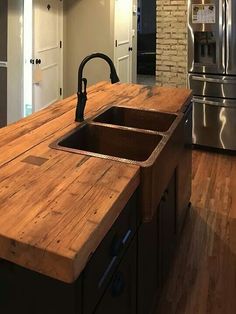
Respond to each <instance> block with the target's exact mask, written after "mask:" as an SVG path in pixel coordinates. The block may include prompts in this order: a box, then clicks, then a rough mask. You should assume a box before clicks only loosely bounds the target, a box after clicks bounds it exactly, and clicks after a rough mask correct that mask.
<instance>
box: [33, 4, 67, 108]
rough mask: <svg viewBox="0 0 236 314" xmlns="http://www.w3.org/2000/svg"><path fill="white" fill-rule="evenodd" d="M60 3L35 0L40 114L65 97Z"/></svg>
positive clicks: (35, 88) (35, 74) (35, 94)
mask: <svg viewBox="0 0 236 314" xmlns="http://www.w3.org/2000/svg"><path fill="white" fill-rule="evenodd" d="M62 14H63V3H62V1H61V0H33V55H34V58H33V62H34V64H33V107H34V110H35V111H37V110H39V109H41V108H44V107H47V106H49V105H50V104H52V103H54V102H55V101H57V100H58V99H60V98H61V97H62Z"/></svg>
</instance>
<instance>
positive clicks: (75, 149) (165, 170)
mask: <svg viewBox="0 0 236 314" xmlns="http://www.w3.org/2000/svg"><path fill="white" fill-rule="evenodd" d="M50 147H51V148H55V149H60V150H64V151H67V152H70V153H76V154H83V155H88V156H94V157H98V158H104V159H112V160H115V161H119V162H124V163H131V164H135V165H138V166H139V167H140V189H139V191H140V193H139V195H140V208H141V211H142V220H143V221H144V222H148V221H151V220H152V218H153V215H154V214H155V212H156V210H157V207H158V204H159V203H160V200H161V197H162V195H163V193H164V191H165V189H166V187H167V185H168V183H169V180H170V179H171V177H172V175H173V173H174V171H175V169H176V167H177V164H178V161H179V156H180V154H181V152H182V149H183V147H184V119H183V114H182V113H178V114H170V113H163V112H158V111H154V110H141V109H132V108H126V107H118V106H112V107H110V108H106V109H105V110H103V111H101V112H100V113H98V114H97V115H96V116H95V117H92V118H91V119H88V120H86V121H84V122H82V123H81V124H80V125H78V127H76V128H75V129H74V130H72V131H71V132H69V133H67V134H65V135H64V136H62V137H61V138H59V139H58V140H57V141H55V142H53V143H52V144H51V145H50Z"/></svg>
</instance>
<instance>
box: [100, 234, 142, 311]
mask: <svg viewBox="0 0 236 314" xmlns="http://www.w3.org/2000/svg"><path fill="white" fill-rule="evenodd" d="M136 239H137V236H135V238H134V240H133V241H132V243H131V245H130V247H129V249H128V250H127V253H126V254H125V257H124V258H123V259H122V261H121V263H120V265H119V267H118V269H117V271H116V272H115V273H114V276H113V277H112V280H111V281H110V283H109V285H108V288H107V290H106V291H105V294H104V295H103V297H102V299H101V301H100V303H99V304H98V306H97V307H96V310H95V312H94V314H106V313H112V314H136V286H137V284H136V280H137V279H136V251H137V248H136Z"/></svg>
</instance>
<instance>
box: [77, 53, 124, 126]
mask: <svg viewBox="0 0 236 314" xmlns="http://www.w3.org/2000/svg"><path fill="white" fill-rule="evenodd" d="M94 58H100V59H103V60H105V61H106V62H107V63H108V64H109V66H110V71H111V74H110V79H111V83H112V84H114V83H117V82H119V81H120V80H119V77H118V75H117V73H116V69H115V66H114V64H113V62H112V60H111V59H110V58H109V57H108V56H107V55H105V54H103V53H93V54H91V55H89V56H87V57H86V58H84V59H83V61H82V62H81V64H80V66H79V70H78V90H77V97H78V101H77V107H76V113H75V121H77V122H81V121H84V109H85V105H86V101H87V90H86V88H87V79H86V78H83V70H84V67H85V65H86V63H87V62H88V61H89V60H91V59H94Z"/></svg>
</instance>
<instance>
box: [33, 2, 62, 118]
mask: <svg viewBox="0 0 236 314" xmlns="http://www.w3.org/2000/svg"><path fill="white" fill-rule="evenodd" d="M58 2H59V3H60V13H59V37H60V38H61V39H60V40H59V43H58V47H59V45H60V41H61V43H62V46H61V48H60V53H59V78H60V80H61V82H60V83H61V84H60V85H61V89H62V90H61V95H60V97H59V98H58V100H59V99H63V89H64V88H63V50H64V44H63V43H64V42H63V0H58ZM34 13H35V11H34V0H33V6H32V35H33V36H32V56H33V59H35V47H34V40H35V30H34V25H35V24H34V21H35V14H34ZM32 73H33V71H32ZM58 83H59V82H58ZM34 84H35V83H33V77H32V112H33V113H34V112H36V111H35V109H36V108H35V102H34V97H35V95H34ZM58 87H59V84H58ZM59 88H60V87H59ZM42 109H43V108H42Z"/></svg>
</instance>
